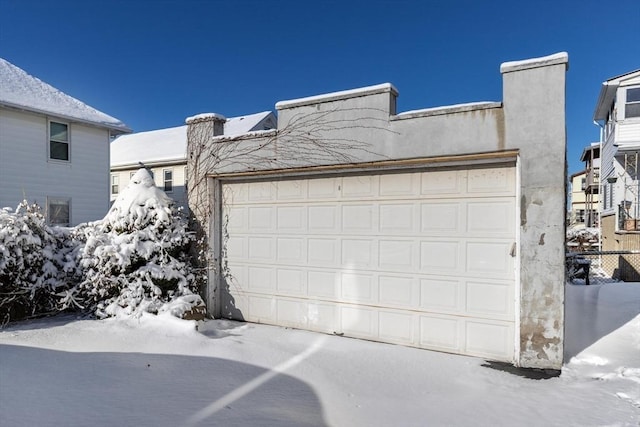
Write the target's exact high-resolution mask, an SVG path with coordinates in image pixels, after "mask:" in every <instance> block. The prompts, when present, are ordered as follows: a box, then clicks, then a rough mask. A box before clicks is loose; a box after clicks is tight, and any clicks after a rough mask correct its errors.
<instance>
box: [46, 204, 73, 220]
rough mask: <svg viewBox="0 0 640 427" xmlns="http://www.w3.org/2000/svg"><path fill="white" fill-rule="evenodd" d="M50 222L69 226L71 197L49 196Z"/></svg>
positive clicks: (48, 213) (48, 211) (48, 210)
mask: <svg viewBox="0 0 640 427" xmlns="http://www.w3.org/2000/svg"><path fill="white" fill-rule="evenodd" d="M47 217H48V219H49V224H51V225H61V226H68V225H69V224H70V223H71V199H65V198H57V197H47Z"/></svg>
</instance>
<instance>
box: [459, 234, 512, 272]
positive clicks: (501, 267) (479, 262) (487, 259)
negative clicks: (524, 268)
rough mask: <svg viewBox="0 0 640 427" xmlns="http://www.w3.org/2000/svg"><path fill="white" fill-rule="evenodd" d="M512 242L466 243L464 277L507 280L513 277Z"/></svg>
mask: <svg viewBox="0 0 640 427" xmlns="http://www.w3.org/2000/svg"><path fill="white" fill-rule="evenodd" d="M511 246H512V242H487V241H474V242H467V245H466V275H467V276H469V275H473V276H483V277H494V278H499V279H509V278H511V277H513V270H514V265H513V257H512V256H511V254H510V252H511Z"/></svg>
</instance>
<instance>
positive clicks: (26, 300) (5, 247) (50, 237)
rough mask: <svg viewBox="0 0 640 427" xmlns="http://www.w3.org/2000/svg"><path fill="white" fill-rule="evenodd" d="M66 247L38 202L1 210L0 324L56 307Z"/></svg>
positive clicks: (49, 310) (67, 249) (23, 203)
mask: <svg viewBox="0 0 640 427" xmlns="http://www.w3.org/2000/svg"><path fill="white" fill-rule="evenodd" d="M69 250H70V248H68V247H65V245H64V240H63V239H59V235H57V234H56V233H55V231H54V229H52V228H51V227H49V226H47V224H46V221H45V218H44V216H43V215H42V213H41V212H40V208H39V206H38V205H35V204H32V205H29V204H28V203H27V202H26V201H23V202H22V203H20V205H18V207H17V209H16V211H15V212H12V211H11V210H10V209H8V208H3V209H0V323H5V322H7V321H9V319H15V318H22V317H27V316H32V315H36V314H42V313H46V312H51V311H53V310H55V306H56V297H55V294H56V291H57V289H58V287H59V286H60V285H61V282H63V275H61V267H62V264H61V260H62V258H63V257H64V255H65V253H67V252H68V251H69Z"/></svg>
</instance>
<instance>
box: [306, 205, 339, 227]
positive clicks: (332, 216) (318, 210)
mask: <svg viewBox="0 0 640 427" xmlns="http://www.w3.org/2000/svg"><path fill="white" fill-rule="evenodd" d="M307 209H308V218H309V226H308V227H309V229H308V232H309V233H311V234H315V233H339V232H340V221H339V218H340V208H339V206H338V205H318V206H309V207H308V208H307Z"/></svg>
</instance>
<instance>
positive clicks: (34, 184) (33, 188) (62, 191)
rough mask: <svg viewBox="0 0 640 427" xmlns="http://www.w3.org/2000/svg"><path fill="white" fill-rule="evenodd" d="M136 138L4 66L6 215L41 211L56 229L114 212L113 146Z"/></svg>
mask: <svg viewBox="0 0 640 427" xmlns="http://www.w3.org/2000/svg"><path fill="white" fill-rule="evenodd" d="M130 132H131V130H130V129H129V128H128V127H127V126H126V125H125V124H124V123H122V122H121V121H120V120H118V119H116V118H114V117H111V116H109V115H107V114H105V113H103V112H101V111H98V110H96V109H95V108H92V107H90V106H88V105H87V104H85V103H83V102H81V101H79V100H77V99H75V98H73V97H71V96H69V95H67V94H65V93H63V92H61V91H60V90H58V89H56V88H54V87H53V86H51V85H49V84H47V83H45V82H43V81H42V80H40V79H38V78H36V77H34V76H32V75H30V74H28V73H27V72H26V71H24V70H22V69H21V68H19V67H17V66H16V65H14V64H12V63H10V62H9V61H7V60H5V59H2V58H0V207H10V208H14V209H15V208H16V206H17V205H18V204H19V203H20V202H21V201H22V200H25V199H26V200H27V201H28V202H29V203H37V204H38V205H40V207H41V208H42V209H43V212H44V213H45V215H46V218H47V220H48V222H49V223H50V224H54V225H64V226H67V225H76V224H79V223H82V222H87V221H94V220H97V219H100V218H102V217H103V216H104V215H105V214H106V213H107V211H108V209H109V172H108V171H109V142H110V141H111V139H112V138H113V137H115V136H117V135H120V134H124V133H130Z"/></svg>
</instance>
